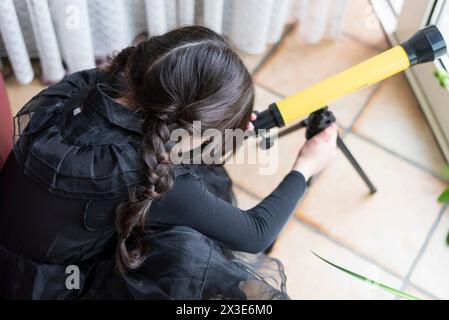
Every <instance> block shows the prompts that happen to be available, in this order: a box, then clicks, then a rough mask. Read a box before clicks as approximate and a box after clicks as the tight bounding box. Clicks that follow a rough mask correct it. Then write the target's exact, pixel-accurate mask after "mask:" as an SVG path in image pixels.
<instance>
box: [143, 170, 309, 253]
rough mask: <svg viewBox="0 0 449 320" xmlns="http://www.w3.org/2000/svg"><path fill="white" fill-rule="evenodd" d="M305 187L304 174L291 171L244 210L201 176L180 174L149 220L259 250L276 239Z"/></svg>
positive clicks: (242, 248)
mask: <svg viewBox="0 0 449 320" xmlns="http://www.w3.org/2000/svg"><path fill="white" fill-rule="evenodd" d="M305 189H306V181H305V178H304V176H303V175H302V174H301V173H299V172H298V171H292V172H291V173H290V174H288V175H287V176H286V177H285V178H284V180H283V181H282V182H281V183H280V184H279V186H278V187H277V188H276V189H275V190H274V191H273V192H272V193H271V194H270V195H269V196H268V197H266V198H265V199H264V200H262V202H260V203H259V204H258V205H256V206H255V207H254V208H252V209H250V210H241V209H239V208H236V207H234V206H232V205H231V204H229V203H227V202H226V201H224V200H222V199H220V198H218V197H216V196H215V195H213V194H212V193H210V192H209V191H208V190H207V189H206V187H205V186H204V185H203V183H202V181H201V180H200V179H198V178H196V177H194V176H193V175H190V174H186V175H181V176H179V177H178V178H177V180H176V183H175V187H174V188H173V189H172V190H171V191H170V192H169V193H167V194H166V195H165V196H164V197H163V198H162V199H161V200H160V201H156V202H155V203H153V205H152V208H151V210H150V214H149V219H150V220H149V221H150V222H159V223H165V224H172V225H184V226H189V227H191V228H193V229H195V230H197V231H199V232H201V233H203V234H204V235H206V236H208V237H210V238H212V239H215V240H217V241H219V242H220V243H222V244H223V245H225V246H226V247H228V248H230V249H232V250H237V251H246V252H250V253H257V252H261V251H264V250H265V249H266V248H268V247H269V246H270V244H271V243H272V242H273V241H274V240H275V239H276V237H277V235H278V234H279V232H280V231H281V230H282V228H283V226H284V225H285V223H286V222H287V221H288V219H289V217H290V215H291V213H292V212H293V210H294V209H295V207H296V205H297V203H298V200H299V199H300V198H301V196H302V195H303V194H304V191H305Z"/></svg>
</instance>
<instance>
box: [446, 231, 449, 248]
mask: <svg viewBox="0 0 449 320" xmlns="http://www.w3.org/2000/svg"><path fill="white" fill-rule="evenodd" d="M446 244H447V245H448V246H449V233H448V234H447V236H446Z"/></svg>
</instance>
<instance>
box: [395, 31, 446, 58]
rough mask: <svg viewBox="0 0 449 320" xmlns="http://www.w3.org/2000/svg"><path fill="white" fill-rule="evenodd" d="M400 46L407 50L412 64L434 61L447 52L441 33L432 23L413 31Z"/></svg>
mask: <svg viewBox="0 0 449 320" xmlns="http://www.w3.org/2000/svg"><path fill="white" fill-rule="evenodd" d="M402 47H403V48H404V49H405V51H406V52H407V54H408V56H409V59H410V64H411V65H412V66H413V65H416V64H420V63H426V62H431V61H434V60H435V59H438V58H440V57H441V56H443V55H445V54H446V53H447V48H446V42H445V41H444V38H443V35H442V34H441V32H440V30H438V28H437V27H436V26H434V25H432V26H428V27H426V28H424V29H422V30H420V31H418V32H417V33H415V34H414V35H413V36H412V37H411V38H410V39H409V40H408V41H406V42H404V43H403V44H402Z"/></svg>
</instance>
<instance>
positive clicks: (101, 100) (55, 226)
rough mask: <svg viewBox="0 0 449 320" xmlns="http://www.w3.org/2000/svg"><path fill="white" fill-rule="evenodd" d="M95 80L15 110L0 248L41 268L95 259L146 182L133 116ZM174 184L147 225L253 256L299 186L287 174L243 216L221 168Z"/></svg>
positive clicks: (180, 175) (81, 76)
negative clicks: (25, 120) (131, 194)
mask: <svg viewBox="0 0 449 320" xmlns="http://www.w3.org/2000/svg"><path fill="white" fill-rule="evenodd" d="M101 81H102V74H101V73H99V72H97V71H96V70H89V71H84V72H81V73H78V74H74V75H71V76H69V77H67V78H66V79H65V80H63V81H62V82H61V83H59V84H57V85H55V86H53V87H50V88H49V89H47V90H45V91H43V92H42V93H41V94H39V95H38V96H37V97H35V98H33V99H32V100H31V101H30V103H28V104H27V105H26V106H25V107H24V109H23V110H22V111H21V112H19V115H18V117H19V120H20V117H21V116H25V115H26V116H28V115H31V114H32V118H31V122H30V123H29V124H28V125H27V126H26V128H19V129H20V130H21V131H22V135H21V136H20V139H19V141H18V143H17V144H16V145H15V148H14V153H13V154H11V156H10V157H9V159H8V161H7V163H6V165H5V167H4V170H3V172H2V176H1V184H0V186H1V189H2V190H1V196H0V245H2V246H4V247H6V248H7V249H9V250H11V251H12V252H14V253H16V254H18V255H20V256H23V257H25V258H28V259H33V260H36V261H40V262H46V263H76V262H79V261H84V260H86V259H88V258H92V257H95V255H97V254H99V253H101V252H102V251H104V250H105V248H106V247H108V246H110V245H111V242H113V241H114V236H115V226H114V220H115V218H114V216H115V214H114V211H115V208H116V206H117V205H118V204H119V203H120V202H122V201H123V200H124V199H125V198H126V196H127V190H128V189H129V188H130V187H132V186H134V185H137V184H141V183H143V182H142V181H143V180H142V176H143V174H142V165H141V163H140V160H139V159H140V158H139V156H140V153H139V149H138V141H139V140H140V137H141V129H140V125H139V124H140V120H141V118H140V115H139V114H137V113H136V112H135V111H132V110H130V109H127V108H125V107H123V106H121V105H119V104H118V103H116V102H115V101H114V100H112V99H110V98H109V97H108V96H107V95H105V93H104V92H103V91H102V90H100V86H99V84H101ZM19 122H20V121H19ZM198 167H201V170H198ZM220 168H221V167H220ZM217 172H218V174H217ZM175 176H176V179H175V183H174V186H173V188H172V189H171V190H170V191H169V192H167V193H166V194H165V195H164V196H163V197H162V198H161V199H159V200H156V201H154V202H153V204H152V205H151V208H150V211H149V215H148V220H147V223H148V224H149V225H152V226H158V225H182V226H188V227H191V228H193V229H196V230H197V231H199V232H201V233H203V234H204V235H206V236H208V237H210V238H211V239H214V240H216V241H218V242H219V243H221V244H222V245H223V246H225V247H228V248H230V249H233V250H238V251H246V252H251V253H256V252H260V251H263V250H264V249H265V248H267V247H268V246H269V245H270V244H271V243H272V241H273V240H274V239H275V238H276V236H277V235H278V233H279V232H280V230H281V229H282V227H283V226H284V225H285V223H286V222H287V220H288V218H289V216H290V214H291V213H292V211H293V210H294V208H295V206H296V204H297V202H298V200H299V199H300V198H301V196H302V195H303V193H304V190H305V188H306V183H305V179H304V177H303V175H302V174H301V173H299V172H296V171H292V172H291V173H290V174H288V175H287V176H286V177H285V179H284V180H283V181H282V182H281V183H280V184H279V186H278V187H277V188H276V189H275V190H274V191H273V192H272V193H271V194H270V195H269V196H268V197H266V198H265V199H264V200H262V201H261V202H260V203H259V204H258V205H256V206H255V207H254V208H252V209H249V210H241V209H239V208H237V207H235V206H233V205H232V204H230V203H229V202H227V201H225V200H224V199H222V198H226V197H220V196H219V195H218V194H219V193H220V191H218V192H217V190H220V188H222V189H223V190H228V189H229V181H226V176H225V174H224V173H223V169H222V168H221V169H218V171H217V168H216V167H210V168H209V169H208V168H206V169H205V167H204V166H182V167H177V168H175ZM217 177H218V179H217ZM220 179H221V180H220ZM211 186H212V188H213V189H215V191H214V190H211Z"/></svg>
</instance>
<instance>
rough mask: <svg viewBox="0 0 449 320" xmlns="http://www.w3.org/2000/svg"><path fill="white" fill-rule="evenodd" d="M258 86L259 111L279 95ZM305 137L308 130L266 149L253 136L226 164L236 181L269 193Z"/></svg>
mask: <svg viewBox="0 0 449 320" xmlns="http://www.w3.org/2000/svg"><path fill="white" fill-rule="evenodd" d="M256 90H257V91H256V97H257V98H256V106H257V107H256V109H258V110H259V111H261V110H264V109H265V108H266V107H267V106H268V105H269V104H270V103H272V102H274V101H277V100H278V98H279V97H277V96H275V95H273V94H271V93H270V92H268V91H266V90H264V89H263V88H261V87H257V89H256ZM304 141H305V138H304V131H299V132H297V133H293V134H291V135H289V136H286V137H283V138H282V139H279V140H278V142H277V143H276V144H275V145H274V147H273V148H272V149H270V151H269V152H266V151H264V150H262V149H260V148H258V142H259V140H257V139H255V138H250V139H248V140H247V141H246V143H245V145H244V146H243V147H242V148H241V149H240V150H239V151H238V152H237V155H236V157H235V158H234V159H233V160H234V162H233V163H230V162H229V163H228V164H226V169H227V170H228V172H229V174H230V176H231V178H232V179H233V181H234V182H235V183H237V184H239V185H240V186H242V187H243V188H245V189H246V190H249V191H250V192H252V193H254V194H255V195H257V196H259V197H265V196H267V195H268V194H269V193H271V191H273V190H274V188H275V187H276V186H277V185H278V184H279V182H280V181H281V180H282V179H283V178H284V176H285V175H286V174H287V173H288V172H290V170H291V168H292V166H293V163H294V161H295V158H296V155H297V153H298V151H299V149H300V147H301V146H302V144H303V143H304Z"/></svg>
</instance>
